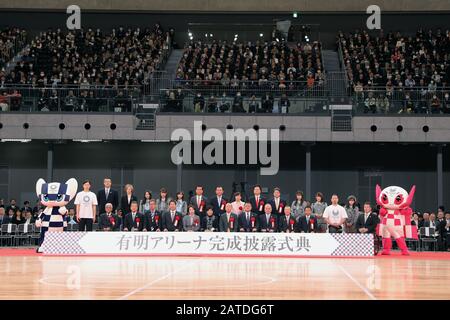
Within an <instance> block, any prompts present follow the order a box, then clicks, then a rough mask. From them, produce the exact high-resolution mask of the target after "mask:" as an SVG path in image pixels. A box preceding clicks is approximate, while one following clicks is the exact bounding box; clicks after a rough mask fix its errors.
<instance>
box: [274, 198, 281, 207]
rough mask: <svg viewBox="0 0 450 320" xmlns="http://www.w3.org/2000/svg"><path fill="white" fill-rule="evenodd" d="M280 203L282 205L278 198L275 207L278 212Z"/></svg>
mask: <svg viewBox="0 0 450 320" xmlns="http://www.w3.org/2000/svg"><path fill="white" fill-rule="evenodd" d="M279 203H280V200H279V199H278V198H277V199H275V206H276V207H277V210H278V206H279Z"/></svg>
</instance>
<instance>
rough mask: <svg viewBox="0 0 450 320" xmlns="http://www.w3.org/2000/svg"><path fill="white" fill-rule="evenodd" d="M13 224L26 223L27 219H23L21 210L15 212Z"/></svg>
mask: <svg viewBox="0 0 450 320" xmlns="http://www.w3.org/2000/svg"><path fill="white" fill-rule="evenodd" d="M11 223H12V224H22V223H25V218H24V217H23V214H22V211H20V209H19V208H17V209H16V210H15V211H14V215H13V217H12V219H11Z"/></svg>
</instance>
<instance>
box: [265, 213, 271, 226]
mask: <svg viewBox="0 0 450 320" xmlns="http://www.w3.org/2000/svg"><path fill="white" fill-rule="evenodd" d="M269 218H270V215H268V214H266V220H267V225H269Z"/></svg>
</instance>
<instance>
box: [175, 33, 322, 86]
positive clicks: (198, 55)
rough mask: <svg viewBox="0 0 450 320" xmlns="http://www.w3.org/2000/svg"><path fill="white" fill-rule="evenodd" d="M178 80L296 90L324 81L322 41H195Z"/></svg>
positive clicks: (189, 83) (186, 83) (186, 53)
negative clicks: (294, 43)
mask: <svg viewBox="0 0 450 320" xmlns="http://www.w3.org/2000/svg"><path fill="white" fill-rule="evenodd" d="M176 80H177V81H178V82H179V83H180V84H181V85H182V86H183V87H191V88H194V89H197V90H202V89H205V90H210V89H211V88H213V87H215V89H217V90H218V92H220V93H221V91H220V90H221V89H222V90H223V88H226V89H230V90H232V92H233V93H236V92H237V91H248V92H253V93H257V92H261V93H263V92H264V91H267V90H275V91H281V92H290V91H291V92H292V91H297V90H300V89H302V88H312V87H313V86H314V85H320V84H323V83H324V80H325V75H324V73H323V66H322V54H321V46H320V43H319V42H314V43H309V42H306V43H297V44H296V45H290V44H288V43H287V42H285V41H271V42H268V41H266V42H262V41H256V42H254V43H252V42H248V43H237V42H233V43H229V42H227V41H213V42H212V43H203V42H201V41H191V42H190V43H188V45H187V46H186V48H185V51H184V54H183V56H182V58H181V60H180V63H179V66H178V69H177V72H176Z"/></svg>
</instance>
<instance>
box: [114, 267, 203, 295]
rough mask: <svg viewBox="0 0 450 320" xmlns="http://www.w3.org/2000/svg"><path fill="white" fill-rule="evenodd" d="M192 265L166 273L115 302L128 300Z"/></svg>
mask: <svg viewBox="0 0 450 320" xmlns="http://www.w3.org/2000/svg"><path fill="white" fill-rule="evenodd" d="M193 264H194V262H191V263H188V264H186V265H184V266H183V267H181V268H179V269H177V270H175V271H172V272H169V273H166V274H165V275H163V276H161V277H159V278H156V279H155V280H152V281H150V282H149V283H147V284H146V285H144V286H142V287H139V288H136V289H134V290H132V291H130V292H128V293H127V294H126V295H124V296H122V297H119V298H117V299H116V300H125V299H128V297H130V296H132V295H133V294H136V293H138V292H140V291H142V290H145V289H147V288H149V287H151V286H152V285H154V284H155V283H157V282H159V281H162V280H164V279H167V278H169V277H170V276H172V275H174V274H176V273H178V272H181V271H183V270H184V269H187V268H188V267H190V266H192V265H193Z"/></svg>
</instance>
